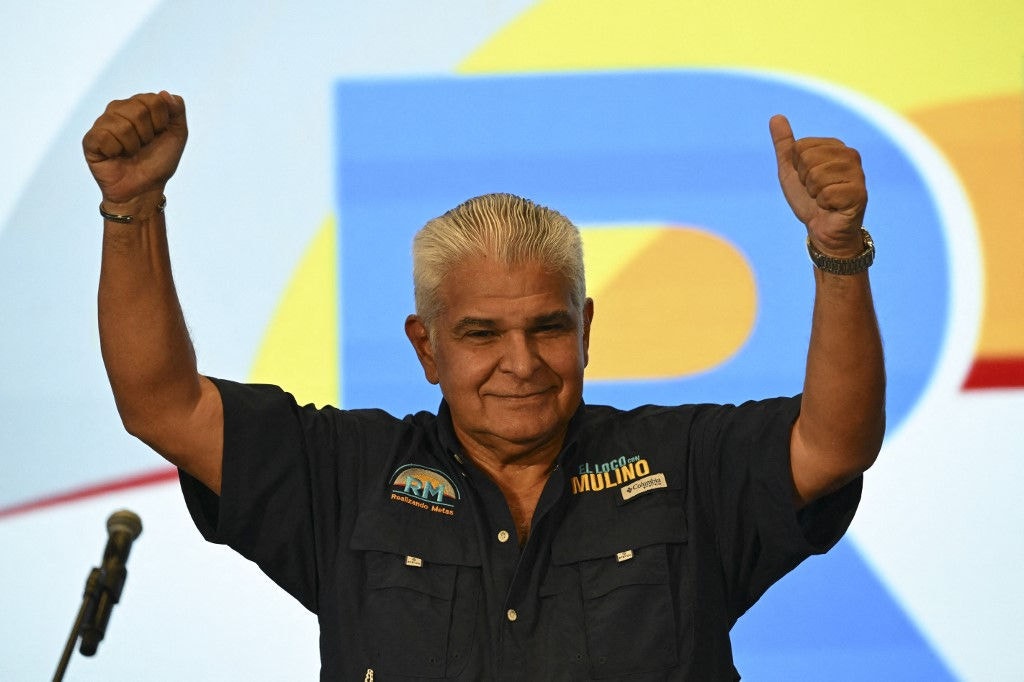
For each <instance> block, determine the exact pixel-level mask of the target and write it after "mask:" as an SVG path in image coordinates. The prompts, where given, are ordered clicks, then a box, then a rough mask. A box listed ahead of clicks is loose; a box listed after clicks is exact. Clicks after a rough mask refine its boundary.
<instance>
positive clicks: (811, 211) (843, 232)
mask: <svg viewBox="0 0 1024 682" xmlns="http://www.w3.org/2000/svg"><path fill="white" fill-rule="evenodd" d="M769 128H770V129H771V134H772V141H773V142H774V143H775V156H776V159H777V161H778V165H779V183H780V184H781V185H782V192H783V194H785V195H786V201H788V202H789V206H790V208H792V209H793V213H794V214H796V217H797V218H799V219H800V221H801V222H802V223H803V224H804V225H806V226H807V233H808V235H809V236H810V238H811V242H812V243H813V244H814V245H815V247H817V249H818V250H819V251H821V252H823V253H825V254H827V255H829V256H834V257H836V258H850V257H853V256H856V255H857V254H859V253H860V252H861V251H863V250H864V239H863V236H862V234H861V231H860V228H861V227H862V226H863V221H864V210H865V208H866V207H867V203H868V191H867V186H866V184H865V182H864V171H863V170H862V169H861V163H860V154H858V153H857V150H856V149H853V148H851V147H847V146H846V145H845V144H843V143H842V142H841V141H840V140H837V139H834V138H829V137H806V138H803V139H799V140H797V139H794V137H793V129H792V128H791V127H790V125H789V121H788V120H787V119H786V117H785V116H773V117H772V119H771V121H770V122H769Z"/></svg>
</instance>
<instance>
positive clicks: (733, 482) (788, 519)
mask: <svg viewBox="0 0 1024 682" xmlns="http://www.w3.org/2000/svg"><path fill="white" fill-rule="evenodd" d="M799 413H800V398H799V396H798V397H795V398H777V399H771V400H764V401H752V402H748V403H744V404H743V405H740V406H738V407H736V406H719V407H716V408H713V409H711V410H708V411H706V412H705V413H704V414H703V415H702V417H701V418H700V419H699V420H698V424H697V433H696V434H695V435H696V436H697V438H696V439H695V440H694V448H695V451H694V452H693V453H692V456H693V458H692V460H691V461H692V462H693V465H694V469H695V475H696V479H697V482H698V490H699V491H700V495H701V497H702V500H704V501H705V505H706V506H707V507H708V508H709V511H710V517H711V518H712V520H713V521H712V522H713V524H714V533H715V537H716V540H717V543H718V550H719V554H720V557H721V561H722V568H723V572H724V575H725V579H726V585H727V589H728V593H729V594H728V599H729V604H730V610H731V617H732V618H733V620H735V619H736V618H738V617H739V616H740V615H742V614H743V613H744V612H745V611H746V610H747V609H748V608H750V606H751V605H753V604H754V602H756V601H757V600H758V599H759V598H760V597H761V595H762V594H764V592H765V591H766V590H767V589H768V588H769V587H770V586H771V585H772V584H773V583H775V582H776V581H777V580H779V579H780V578H781V577H782V576H784V575H785V574H786V573H788V572H789V571H791V570H793V569H794V568H795V567H796V566H797V565H799V564H800V562H802V561H803V560H804V559H806V558H807V557H808V556H811V555H814V554H822V553H824V552H826V551H828V550H829V549H830V548H831V547H832V546H833V545H835V543H836V542H838V541H839V539H840V538H841V537H842V536H843V534H844V533H845V532H846V529H847V528H848V527H849V525H850V522H851V521H852V520H853V515H854V513H855V511H856V509H857V505H858V503H859V501H860V493H861V487H862V478H861V477H858V478H856V479H855V480H854V481H852V482H850V483H849V484H847V485H846V486H844V487H843V488H841V489H839V490H838V491H836V492H834V493H832V494H831V495H828V496H826V497H823V498H821V499H819V500H817V501H815V502H813V503H812V504H810V505H808V506H807V507H805V508H804V509H802V510H800V511H799V512H798V511H797V510H796V509H794V506H793V483H792V474H791V469H790V460H789V442H790V431H791V430H792V426H793V423H794V422H795V420H796V417H797V415H798V414H799Z"/></svg>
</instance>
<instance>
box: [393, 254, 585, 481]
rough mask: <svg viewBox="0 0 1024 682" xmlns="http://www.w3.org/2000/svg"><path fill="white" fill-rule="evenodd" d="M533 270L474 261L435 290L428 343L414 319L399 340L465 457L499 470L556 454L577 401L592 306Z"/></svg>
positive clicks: (561, 282) (557, 279)
mask: <svg viewBox="0 0 1024 682" xmlns="http://www.w3.org/2000/svg"><path fill="white" fill-rule="evenodd" d="M569 291H570V288H569V283H568V282H567V281H566V280H565V278H564V277H563V276H561V275H558V274H553V273H550V272H546V271H545V270H544V268H543V267H542V266H541V265H540V264H539V263H533V262H531V263H527V264H524V265H519V266H512V267H507V266H505V265H499V264H497V263H495V262H494V261H493V260H487V259H474V260H470V261H467V262H465V263H462V264H460V265H459V266H457V267H456V268H455V269H454V270H453V271H452V272H451V273H450V274H449V275H448V277H447V278H445V280H444V282H443V283H442V285H441V290H440V293H441V301H442V304H443V310H442V312H441V314H440V315H439V316H438V317H437V319H436V320H435V321H434V334H433V338H431V335H430V334H428V332H427V330H426V328H425V327H424V326H423V324H422V322H421V321H420V320H419V318H417V317H416V316H410V318H409V319H408V320H407V321H406V333H407V334H408V336H409V339H410V341H412V344H413V346H414V347H415V348H416V352H417V355H418V356H419V359H420V363H421V364H422V365H423V370H424V372H425V374H426V377H427V380H428V381H430V382H431V383H435V384H438V383H439V384H440V385H441V391H442V393H443V394H444V397H445V399H446V400H447V401H448V405H449V407H450V408H451V413H452V422H453V423H454V426H455V432H456V434H457V435H458V437H459V440H460V442H461V443H462V444H463V446H464V447H465V448H466V449H467V450H468V451H469V454H471V455H472V454H474V453H475V452H480V448H483V449H484V450H485V451H486V453H487V454H488V456H490V457H497V458H499V460H500V461H501V462H503V463H510V462H512V461H516V460H517V459H520V458H524V457H527V458H528V457H529V456H530V455H532V454H537V453H540V452H541V451H543V452H548V451H550V450H554V451H555V452H557V450H558V448H560V447H561V443H562V439H563V437H564V435H565V430H566V427H567V426H568V423H569V420H570V418H571V417H572V415H573V413H574V412H575V411H576V408H577V407H578V406H579V404H580V400H581V398H582V394H583V368H584V367H585V366H586V364H587V349H588V345H589V342H590V321H591V318H592V317H593V302H592V301H590V300H589V299H588V300H587V301H586V304H585V306H584V308H583V311H582V314H581V313H580V311H579V310H577V309H576V308H575V307H574V306H573V305H572V301H571V298H570V295H569Z"/></svg>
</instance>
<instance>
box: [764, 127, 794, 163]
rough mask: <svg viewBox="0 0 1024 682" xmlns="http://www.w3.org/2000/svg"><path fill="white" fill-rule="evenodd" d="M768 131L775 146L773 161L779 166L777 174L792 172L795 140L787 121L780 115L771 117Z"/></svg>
mask: <svg viewBox="0 0 1024 682" xmlns="http://www.w3.org/2000/svg"><path fill="white" fill-rule="evenodd" d="M768 130H769V131H770V132H771V134H772V142H773V143H774V144H775V159H776V161H777V162H778V164H779V172H780V173H781V172H783V171H788V170H792V169H793V147H794V145H795V144H796V140H795V139H793V128H791V127H790V125H789V119H787V118H786V117H785V116H783V115H782V114H776V115H775V116H772V118H771V120H770V121H768Z"/></svg>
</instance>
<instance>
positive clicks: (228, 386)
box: [181, 380, 861, 682]
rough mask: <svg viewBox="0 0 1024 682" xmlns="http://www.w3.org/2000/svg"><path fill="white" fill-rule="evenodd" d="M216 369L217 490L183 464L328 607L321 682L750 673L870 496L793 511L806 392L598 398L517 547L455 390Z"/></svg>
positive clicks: (216, 512) (323, 609) (305, 592)
mask: <svg viewBox="0 0 1024 682" xmlns="http://www.w3.org/2000/svg"><path fill="white" fill-rule="evenodd" d="M216 384H217V386H218V388H219V389H220V392H221V396H222V398H223V401H224V415H225V435H224V439H225V442H224V466H223V486H222V492H221V495H220V496H219V497H218V496H217V495H214V494H213V493H211V492H210V491H209V490H208V489H206V488H205V487H204V486H203V485H202V484H200V483H198V482H197V481H195V480H194V479H192V478H190V477H189V476H188V475H186V474H184V473H183V474H182V477H181V478H182V486H183V489H184V491H185V496H186V500H187V502H188V506H189V509H190V511H191V513H192V516H193V518H194V520H195V522H196V524H197V526H198V528H199V529H200V531H201V532H202V533H203V535H204V537H206V538H207V539H208V540H210V541H213V542H219V543H225V544H228V545H230V546H231V547H233V548H234V549H236V550H237V551H238V552H240V553H241V554H242V555H243V556H245V557H247V558H249V559H251V560H252V561H254V562H256V563H257V564H258V565H259V566H260V568H261V569H262V570H263V571H264V572H265V573H266V574H267V575H268V576H270V577H271V578H272V579H273V580H274V581H275V582H276V583H277V584H279V585H280V586H281V587H283V588H284V589H285V590H287V591H288V592H289V593H291V594H292V595H293V596H294V597H295V598H296V599H298V600H299V601H300V602H302V604H304V605H305V606H306V607H307V608H308V609H310V610H311V611H313V612H315V613H316V614H317V615H318V618H319V623H320V654H321V679H323V680H364V679H373V680H375V681H376V682H380V681H383V680H423V679H457V680H591V679H601V680H605V679H608V680H614V679H628V680H631V681H633V682H640V681H645V680H699V681H701V682H705V681H708V680H736V679H738V677H739V676H738V675H737V674H736V671H735V669H734V667H733V663H732V652H731V648H730V644H729V629H730V628H731V627H732V625H733V623H734V622H735V621H736V619H737V618H738V617H739V616H740V615H742V614H743V612H744V611H746V610H747V609H748V608H749V607H750V606H751V605H752V604H753V603H754V602H755V601H757V599H758V598H759V597H760V596H761V595H762V594H763V593H764V591H765V590H766V589H767V588H768V587H769V586H770V585H771V584H772V583H774V582H775V581H776V580H778V579H779V578H780V577H782V576H783V575H784V574H786V573H787V572H788V571H790V570H791V569H792V568H794V567H795V566H796V565H797V564H798V563H800V561H802V560H803V559H804V558H806V557H807V556H808V555H810V554H815V553H820V552H824V551H826V550H827V549H828V548H829V547H831V546H832V545H833V544H834V543H835V542H836V541H837V540H838V539H839V537H840V536H841V535H842V533H843V532H844V531H845V530H846V527H847V526H848V524H849V522H850V521H851V519H852V517H853V513H854V511H855V509H856V506H857V502H858V500H859V497H860V489H861V481H860V479H857V480H856V481H855V482H853V483H851V484H849V485H847V486H846V487H845V488H843V489H842V490H840V491H839V492H837V493H835V494H833V495H830V496H828V497H826V498H824V499H822V500H819V501H818V502H816V503H814V504H812V505H810V506H809V507H807V508H805V509H804V510H803V511H801V512H800V513H799V514H798V513H796V512H794V510H793V502H792V481H791V475H790V468H789V433H790V428H791V426H792V423H793V421H794V419H795V418H796V415H797V414H798V412H799V406H800V402H799V398H786V399H773V400H766V401H760V402H749V403H745V404H743V405H740V406H738V407H737V406H722V405H684V406H680V407H655V406H647V407H641V408H638V409H635V410H630V411H622V410H617V409H614V408H611V407H604V406H593V405H583V406H581V407H580V408H579V410H578V411H577V412H576V414H575V416H574V417H573V419H572V422H571V423H570V426H569V432H568V435H567V438H566V442H565V445H564V448H563V450H562V452H561V454H560V455H559V457H558V460H557V462H556V467H555V469H554V471H553V472H552V474H551V477H550V479H549V480H548V482H547V485H546V486H545V488H544V491H543V493H542V494H541V497H540V501H539V503H538V505H537V508H536V511H535V513H534V517H533V523H532V529H531V534H530V536H529V538H528V540H527V542H526V543H525V545H524V546H523V547H520V545H519V543H518V541H517V536H516V529H515V526H514V524H513V521H512V516H511V514H510V512H509V510H508V507H507V505H506V503H505V500H504V498H503V496H502V494H501V492H500V491H499V489H498V488H497V486H495V485H494V483H493V482H492V481H491V480H490V479H489V478H488V477H487V476H486V475H484V474H483V473H482V472H481V471H480V470H479V469H477V468H476V467H475V466H474V465H473V464H472V462H470V461H468V460H466V459H464V458H463V457H461V455H460V452H461V448H460V446H459V443H458V441H457V440H456V438H455V435H454V432H453V429H452V425H451V417H450V414H449V413H448V407H447V405H446V404H445V403H443V402H442V404H441V407H440V409H439V411H438V414H437V415H433V414H430V413H427V412H421V413H418V414H415V415H411V416H408V417H406V418H405V419H398V418H395V417H393V416H391V415H389V414H387V413H385V412H382V411H378V410H348V411H344V410H337V409H334V408H324V409H316V408H315V407H313V406H306V407H300V406H298V405H297V404H296V403H295V401H294V399H293V398H292V396H291V395H289V394H287V393H285V392H283V391H282V390H281V389H279V388H277V387H273V386H247V385H242V384H236V383H232V382H227V381H222V380H216ZM369 671H373V675H372V676H369V675H368V673H369Z"/></svg>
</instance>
